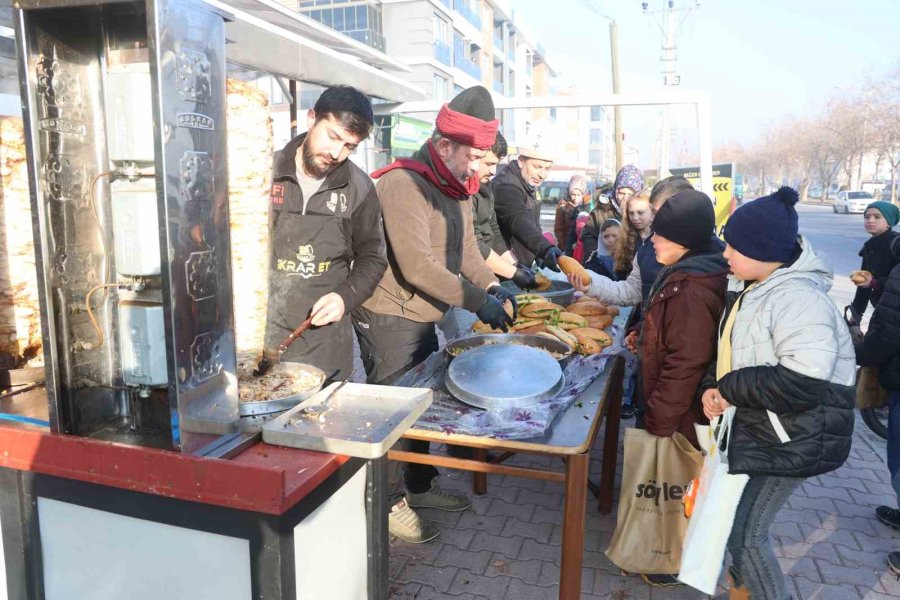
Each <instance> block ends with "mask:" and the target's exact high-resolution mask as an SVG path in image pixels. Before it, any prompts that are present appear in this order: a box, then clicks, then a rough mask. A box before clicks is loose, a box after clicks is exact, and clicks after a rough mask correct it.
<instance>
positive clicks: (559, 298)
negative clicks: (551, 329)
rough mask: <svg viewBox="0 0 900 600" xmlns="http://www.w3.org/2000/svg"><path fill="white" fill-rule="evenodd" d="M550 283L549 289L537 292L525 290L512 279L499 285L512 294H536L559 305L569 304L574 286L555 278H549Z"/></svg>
mask: <svg viewBox="0 0 900 600" xmlns="http://www.w3.org/2000/svg"><path fill="white" fill-rule="evenodd" d="M551 283H552V285H551V286H550V289H549V290H547V291H545V292H538V291H537V290H527V291H526V290H523V289H522V288H520V287H519V286H517V285H516V284H514V283H513V282H512V281H504V282H503V283H501V284H500V285H502V286H503V287H505V288H506V289H508V290H509V291H511V292H513V293H514V294H537V295H538V296H543V297H544V298H546V299H547V300H549V301H550V302H553V303H555V304H559V305H560V306H568V305H569V304H571V303H572V298H574V297H575V288H573V287H572V284H571V283H569V282H568V281H556V280H555V279H554V280H551Z"/></svg>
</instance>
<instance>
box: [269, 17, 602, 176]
mask: <svg viewBox="0 0 900 600" xmlns="http://www.w3.org/2000/svg"><path fill="white" fill-rule="evenodd" d="M279 1H281V2H284V3H290V2H291V1H296V0H279ZM297 9H298V10H299V11H300V12H301V13H302V14H304V15H306V16H308V17H310V18H311V19H313V20H315V21H318V22H319V23H322V24H323V25H326V26H328V27H331V28H332V29H335V30H337V31H340V32H342V33H344V34H345V35H347V36H349V37H351V38H353V39H354V40H357V41H359V42H362V43H364V44H367V45H368V46H370V47H371V48H373V49H374V50H377V51H380V52H384V53H386V54H387V56H388V57H390V58H391V59H392V60H394V61H397V62H400V63H402V64H403V65H405V66H406V67H408V68H409V72H406V73H404V74H403V75H402V76H403V78H404V79H406V80H407V81H408V82H409V83H411V84H412V85H414V86H416V87H417V88H418V89H420V90H422V91H423V92H424V93H425V94H426V96H428V97H430V98H431V99H433V100H438V101H447V100H449V99H450V98H452V97H453V96H455V95H456V94H457V93H459V92H460V91H461V90H463V89H465V88H467V87H471V86H473V85H479V84H480V85H483V86H485V87H487V88H488V89H489V90H491V91H492V92H493V93H494V94H496V95H498V96H509V97H512V96H516V97H528V96H547V95H550V94H551V93H553V90H551V83H552V80H553V77H554V76H555V73H554V71H553V69H552V67H551V65H550V64H549V62H548V61H547V55H546V52H545V50H544V48H543V46H542V44H541V43H540V42H538V40H537V36H536V35H535V34H534V33H533V32H532V30H531V28H530V27H529V26H528V24H527V23H525V22H523V20H522V19H521V18H520V17H519V16H518V15H517V14H516V13H515V11H514V10H513V9H512V7H511V2H510V0H299V4H298V6H297ZM561 93H563V94H566V93H574V91H573V90H567V91H563V92H561ZM500 113H501V114H499V115H498V116H499V117H500V119H501V123H502V131H503V133H504V135H505V136H506V137H507V139H508V140H509V142H510V145H511V147H512V150H513V151H514V149H515V146H517V145H520V144H523V143H525V141H526V140H527V138H528V133H529V131H530V129H531V127H532V124H534V123H535V122H536V121H538V120H547V119H549V120H550V121H552V122H553V123H554V125H555V126H556V128H557V129H558V131H560V133H561V136H560V137H561V139H562V140H563V142H562V147H561V148H560V157H559V160H558V161H557V162H558V163H559V164H561V165H567V166H572V167H573V168H575V169H577V170H586V171H588V172H591V173H593V174H599V175H601V176H605V177H606V176H610V172H611V171H612V169H614V166H615V157H614V149H613V142H612V140H613V133H612V111H611V110H606V109H604V108H603V107H582V108H569V109H562V108H561V109H550V108H542V109H530V110H515V111H511V110H506V111H500ZM432 123H433V115H404V116H403V117H402V118H399V119H394V121H393V122H391V123H386V124H385V126H386V127H387V128H389V131H386V132H383V135H384V136H385V137H384V139H383V140H382V143H385V144H386V145H387V146H389V147H390V148H391V154H390V156H384V157H383V158H384V159H385V160H387V159H389V158H394V157H397V156H407V155H409V154H411V153H412V152H413V151H414V149H416V148H418V146H419V145H421V143H422V142H423V141H424V140H425V139H427V137H428V136H429V135H430V133H431V127H432ZM612 175H614V173H612Z"/></svg>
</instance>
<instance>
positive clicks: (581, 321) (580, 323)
mask: <svg viewBox="0 0 900 600" xmlns="http://www.w3.org/2000/svg"><path fill="white" fill-rule="evenodd" d="M587 325H588V320H587V318H585V317H583V316H581V315H576V314H575V313H570V312H561V313H559V318H558V321H557V326H559V327H561V328H562V329H565V330H566V331H568V330H569V329H577V328H579V327H587Z"/></svg>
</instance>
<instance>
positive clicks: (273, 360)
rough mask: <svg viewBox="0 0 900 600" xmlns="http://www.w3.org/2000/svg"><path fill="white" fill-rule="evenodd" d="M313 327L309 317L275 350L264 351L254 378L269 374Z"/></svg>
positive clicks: (266, 349) (267, 349)
mask: <svg viewBox="0 0 900 600" xmlns="http://www.w3.org/2000/svg"><path fill="white" fill-rule="evenodd" d="M311 325H312V317H309V318H308V319H306V320H305V321H303V322H302V323H300V326H299V327H298V328H297V329H295V330H294V331H292V332H291V334H290V335H289V336H287V337H286V338H284V339H283V340H281V343H280V344H278V346H277V347H276V348H275V349H274V350H273V349H271V348H265V349H263V355H262V358H261V359H260V361H259V363H257V365H256V370H255V371H253V376H254V377H262V376H263V375H265V374H266V373H268V372H269V369H271V368H272V366H273V365H277V364H278V363H280V362H281V357H282V356H283V355H284V352H285V350H287V349H288V348H290V347H291V344H293V343H294V342H295V341H297V338H299V337H300V336H301V335H303V332H304V331H306V330H307V329H309V328H310V326H311Z"/></svg>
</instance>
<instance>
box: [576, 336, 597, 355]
mask: <svg viewBox="0 0 900 600" xmlns="http://www.w3.org/2000/svg"><path fill="white" fill-rule="evenodd" d="M575 350H576V351H577V352H578V354H583V355H585V356H590V355H591V354H599V353H600V352H601V351H602V350H603V346H601V345H600V342H598V341H596V340H592V339H590V338H581V339H579V340H578V346H577V347H576V348H575Z"/></svg>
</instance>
